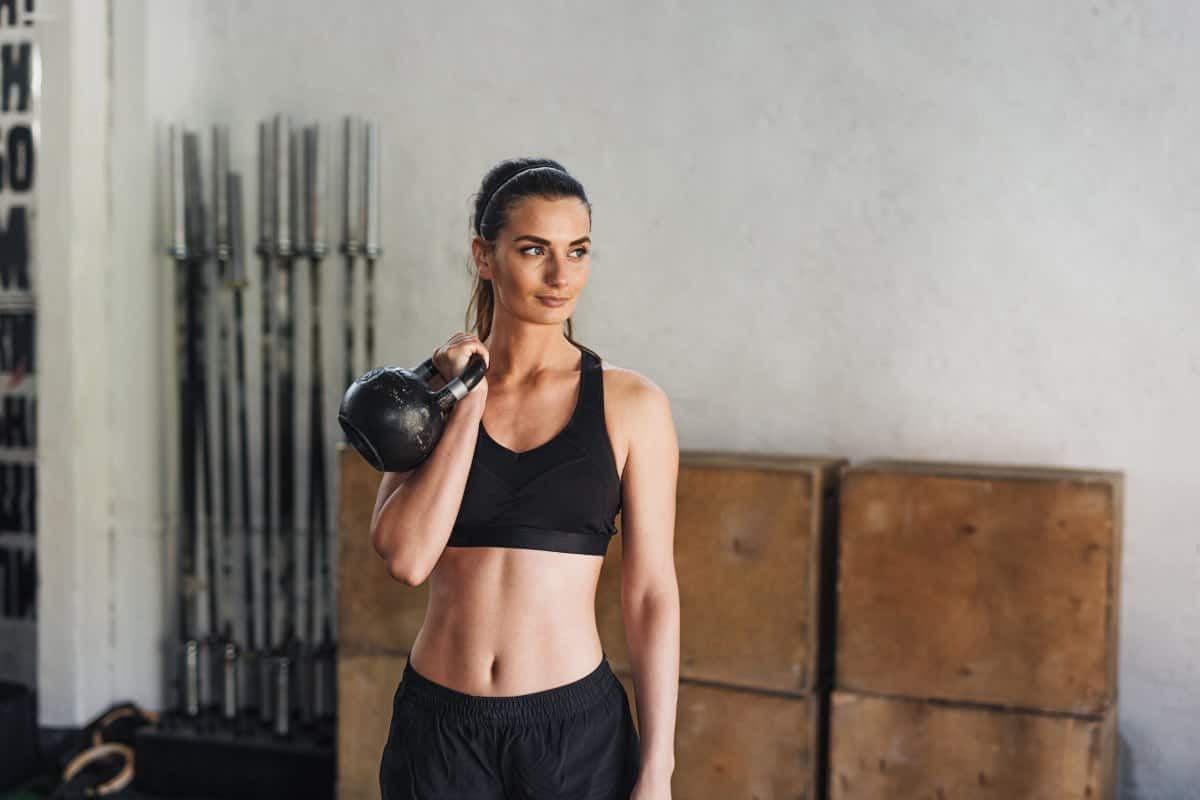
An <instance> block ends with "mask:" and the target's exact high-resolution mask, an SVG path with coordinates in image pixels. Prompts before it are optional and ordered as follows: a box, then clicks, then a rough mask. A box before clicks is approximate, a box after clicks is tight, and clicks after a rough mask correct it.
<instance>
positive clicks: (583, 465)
mask: <svg viewBox="0 0 1200 800" xmlns="http://www.w3.org/2000/svg"><path fill="white" fill-rule="evenodd" d="M579 349H580V351H581V352H582V353H583V359H582V367H581V369H580V376H579V394H578V396H577V398H576V401H575V409H574V411H572V412H571V419H570V420H569V421H568V422H567V424H566V426H565V427H564V428H563V429H562V430H560V431H559V432H558V433H557V434H556V435H555V436H554V438H553V439H551V440H550V441H548V442H545V443H543V444H540V445H538V446H537V447H534V448H532V449H530V450H526V451H524V452H522V453H516V452H514V451H512V450H509V449H508V448H507V447H505V446H504V445H502V444H500V443H499V442H497V441H495V440H494V439H492V437H491V436H489V435H488V432H487V429H486V428H484V427H483V422H482V421H480V423H479V436H478V438H477V439H476V442H475V456H474V459H473V460H472V461H471V470H470V472H469V473H468V474H467V485H466V487H465V488H464V490H463V499H462V504H461V505H460V506H459V510H458V517H457V518H456V519H455V522H454V528H453V530H452V531H451V533H450V539H449V541H447V542H446V546H447V547H519V548H525V549H531V550H554V551H558V552H562V553H584V554H588V555H598V556H603V555H604V554H605V552H607V550H608V540H609V539H610V538H611V537H612V536H613V535H614V534H615V533H616V532H617V527H616V525H615V524H614V519H615V518H616V516H617V512H619V511H620V510H621V479H620V477H619V476H618V474H617V462H616V458H615V457H614V456H613V451H612V445H611V443H610V442H609V438H608V428H607V425H606V424H605V421H604V377H603V374H602V372H601V367H600V358H599V356H597V355H596V354H595V353H593V352H591V351H590V350H587V349H584V348H579Z"/></svg>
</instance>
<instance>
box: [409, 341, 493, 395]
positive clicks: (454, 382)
mask: <svg viewBox="0 0 1200 800" xmlns="http://www.w3.org/2000/svg"><path fill="white" fill-rule="evenodd" d="M413 373H415V374H416V376H417V377H418V378H420V379H421V380H423V381H425V382H426V383H429V381H430V380H431V379H432V378H433V376H434V375H441V373H440V372H438V369H437V367H435V366H434V365H433V358H427V359H425V360H424V361H422V362H421V363H420V364H418V365H417V366H416V367H415V368H414V369H413ZM486 373H487V363H486V362H485V361H484V360H483V356H481V355H479V353H472V354H471V358H470V359H469V360H468V361H467V366H466V369H464V370H463V372H462V375H459V376H458V377H456V378H451V379H450V381H449V382H448V383H447V384H446V385H445V386H443V387H442V388H441V389H439V390H438V393H437V395H435V397H436V398H437V404H438V406H439V407H441V408H447V407H448V406H452V405H454V404H455V403H457V402H458V401H459V400H462V399H463V398H464V397H466V396H467V392H469V391H471V390H472V389H474V388H475V387H476V386H477V385H478V384H479V382H480V381H481V380H483V376H484V374H486Z"/></svg>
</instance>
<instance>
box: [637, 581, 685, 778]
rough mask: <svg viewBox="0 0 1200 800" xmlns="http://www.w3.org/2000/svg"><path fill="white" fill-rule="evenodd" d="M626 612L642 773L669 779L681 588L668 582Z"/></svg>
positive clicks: (676, 694) (676, 693) (676, 695)
mask: <svg viewBox="0 0 1200 800" xmlns="http://www.w3.org/2000/svg"><path fill="white" fill-rule="evenodd" d="M625 607H626V609H627V610H626V612H625V632H626V638H627V641H628V643H629V652H630V660H631V666H632V668H633V683H634V691H635V694H636V699H637V716H638V737H639V739H641V748H642V749H641V758H642V762H641V768H642V772H643V773H654V774H659V775H663V776H670V774H671V773H672V772H673V771H674V769H675V712H676V707H677V705H678V701H679V587H678V585H677V584H676V583H675V582H674V581H673V580H672V581H670V582H669V583H668V584H667V585H665V586H664V588H662V589H661V590H659V591H655V592H650V593H647V594H646V595H645V596H644V597H642V598H641V599H638V600H634V601H631V602H629V603H628V605H627V606H625Z"/></svg>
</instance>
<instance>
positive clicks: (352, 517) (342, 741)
mask: <svg viewBox="0 0 1200 800" xmlns="http://www.w3.org/2000/svg"><path fill="white" fill-rule="evenodd" d="M337 459H338V470H339V473H338V475H339V482H340V483H339V486H338V531H337V553H338V561H337V569H338V593H337V594H338V644H337V647H338V656H337V661H338V664H337V684H338V690H337V691H338V697H337V703H338V709H337V714H338V726H337V728H338V730H337V749H338V766H337V796H338V800H378V797H379V759H380V757H381V756H382V755H383V746H384V744H385V743H386V742H387V734H388V726H389V725H390V724H391V719H392V698H393V697H394V696H395V692H396V687H397V686H398V685H399V684H400V677H401V675H402V674H403V672H404V664H405V662H406V661H407V660H408V652H409V648H410V647H411V646H412V642H413V640H414V639H415V638H416V636H417V631H418V630H420V627H421V622H422V620H423V619H424V615H425V605H426V601H427V599H428V596H429V586H428V584H426V585H423V586H416V587H413V586H405V585H404V584H402V583H400V582H399V581H396V580H393V579H392V577H391V576H390V575H388V572H387V566H386V565H385V564H384V563H383V559H381V558H380V557H379V555H378V554H377V553H376V552H375V550H374V548H372V547H371V512H372V511H373V510H374V509H375V498H376V495H377V494H378V492H379V481H380V479H381V478H382V477H383V476H382V473H379V472H376V471H375V469H374V468H372V467H371V465H370V464H368V463H367V462H366V461H364V460H363V458H362V457H361V456H360V455H359V454H358V453H357V452H356V451H355V450H354V449H353V448H352V447H349V446H347V445H346V444H344V443H342V444H339V445H338V454H337Z"/></svg>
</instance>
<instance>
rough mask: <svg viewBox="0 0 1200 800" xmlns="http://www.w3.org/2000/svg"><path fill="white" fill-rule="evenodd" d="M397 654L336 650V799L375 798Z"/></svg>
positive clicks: (398, 670)
mask: <svg viewBox="0 0 1200 800" xmlns="http://www.w3.org/2000/svg"><path fill="white" fill-rule="evenodd" d="M407 660H408V659H407V658H406V657H405V656H401V655H392V654H376V655H368V654H364V653H360V654H357V655H341V654H339V655H338V677H337V681H338V740H337V797H338V800H379V765H380V759H382V757H383V746H384V745H385V744H386V743H387V737H388V728H389V727H390V726H391V724H392V700H393V698H394V697H395V692H396V687H397V686H399V684H400V676H401V675H402V674H403V673H404V664H405V662H406V661H407Z"/></svg>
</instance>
